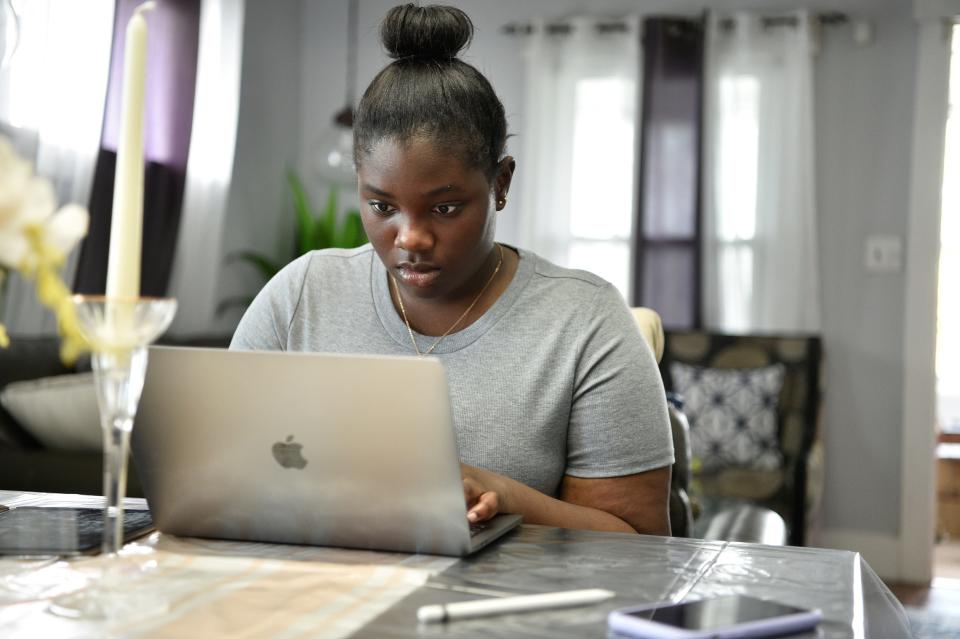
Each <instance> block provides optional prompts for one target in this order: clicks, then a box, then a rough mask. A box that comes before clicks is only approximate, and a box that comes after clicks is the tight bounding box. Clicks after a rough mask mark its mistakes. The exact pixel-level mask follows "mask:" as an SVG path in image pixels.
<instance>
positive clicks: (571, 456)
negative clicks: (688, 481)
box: [566, 284, 674, 478]
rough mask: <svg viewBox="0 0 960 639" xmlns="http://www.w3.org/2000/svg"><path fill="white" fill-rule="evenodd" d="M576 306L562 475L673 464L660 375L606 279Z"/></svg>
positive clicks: (620, 472)
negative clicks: (580, 324) (577, 330)
mask: <svg viewBox="0 0 960 639" xmlns="http://www.w3.org/2000/svg"><path fill="white" fill-rule="evenodd" d="M582 312H583V313H584V315H585V320H584V332H583V333H582V337H581V340H580V346H579V349H578V358H577V365H576V373H575V375H576V378H575V380H574V391H573V401H572V405H571V412H570V425H569V428H568V431H567V469H566V473H567V474H569V475H573V476H575V477H584V478H597V477H619V476H623V475H631V474H634V473H641V472H645V471H648V470H653V469H655V468H661V467H663V466H668V465H670V464H672V463H673V460H674V457H673V439H672V436H671V434H670V421H669V417H668V414H667V404H666V395H665V393H664V389H663V381H662V379H661V378H660V371H659V369H658V368H657V363H656V360H655V359H654V356H653V353H652V352H651V351H650V348H649V347H648V346H647V344H646V342H644V340H643V337H642V336H641V335H640V331H639V329H638V328H637V325H636V322H635V321H634V319H633V317H632V316H631V315H630V310H629V309H628V308H627V306H626V304H625V303H624V301H623V298H622V297H621V296H620V294H619V292H618V291H617V290H616V289H615V288H614V287H613V286H611V285H609V284H606V285H604V286H603V287H601V288H600V289H599V290H598V292H597V294H596V296H595V298H594V301H593V304H590V305H589V306H588V307H585V308H584V309H582Z"/></svg>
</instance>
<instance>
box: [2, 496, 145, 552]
mask: <svg viewBox="0 0 960 639" xmlns="http://www.w3.org/2000/svg"><path fill="white" fill-rule="evenodd" d="M151 530H153V519H152V518H151V517H150V511H149V510H142V509H126V510H125V511H124V517H123V538H124V541H129V540H131V539H134V538H136V537H139V536H140V535H143V534H145V533H147V532H150V531H151ZM102 539H103V509H102V508H59V507H46V506H19V507H16V508H10V509H8V510H6V511H0V555H81V554H87V553H92V552H97V551H98V550H100V544H101V542H102Z"/></svg>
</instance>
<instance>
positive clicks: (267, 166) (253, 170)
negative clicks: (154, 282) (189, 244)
mask: <svg viewBox="0 0 960 639" xmlns="http://www.w3.org/2000/svg"><path fill="white" fill-rule="evenodd" d="M301 12H302V6H301V1H300V0H273V1H272V2H269V3H268V2H258V1H256V0H251V1H248V2H247V3H246V16H245V20H244V32H243V38H244V44H243V70H242V72H241V79H240V83H241V84H240V109H239V112H238V116H237V143H236V153H235V160H234V169H233V176H232V178H231V187H230V195H229V198H228V202H227V215H226V222H225V229H224V236H223V253H224V257H226V256H228V255H230V254H231V253H235V252H237V251H243V250H253V251H257V252H260V253H263V254H265V255H272V256H280V255H287V256H289V255H290V253H291V251H292V247H293V224H292V223H293V213H292V211H291V209H290V206H291V205H290V197H289V195H288V193H287V191H288V189H287V186H286V177H285V176H286V171H287V168H295V167H296V166H297V163H298V161H299V157H300V132H299V124H300V109H301V104H302V100H301V91H300V84H301V82H302V70H301V64H302V62H303V60H302V56H301V47H300V33H301V31H300V16H301ZM220 263H221V266H220V278H219V281H220V284H219V287H218V289H219V296H218V298H219V299H220V300H223V299H226V298H228V297H231V296H236V295H252V294H254V293H256V291H257V290H259V288H260V287H261V286H262V285H263V284H264V282H263V280H262V279H261V278H260V277H259V275H258V274H257V272H256V271H254V270H253V269H252V268H251V267H249V266H247V265H245V264H240V263H234V264H225V263H224V262H223V261H222V260H221V262H220ZM239 320H240V312H239V311H235V312H232V313H227V314H224V315H222V316H221V317H219V318H217V319H216V320H215V321H214V322H213V325H212V326H211V327H210V330H209V332H210V333H232V332H233V329H234V328H235V326H236V323H237V322H238V321H239Z"/></svg>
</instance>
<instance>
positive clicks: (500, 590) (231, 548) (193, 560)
mask: <svg viewBox="0 0 960 639" xmlns="http://www.w3.org/2000/svg"><path fill="white" fill-rule="evenodd" d="M102 503H103V501H102V499H101V498H90V497H81V496H72V495H42V494H26V493H13V492H8V491H0V504H6V505H10V506H18V505H44V506H81V505H83V506H94V505H99V504H102ZM128 503H129V505H130V506H131V507H144V506H145V504H144V503H143V501H142V500H129V502H128ZM125 552H127V553H129V554H130V555H132V556H138V557H141V558H142V557H143V556H144V555H146V556H149V557H150V558H152V559H153V560H154V561H155V563H156V570H155V572H154V573H152V574H151V575H150V576H149V578H147V579H146V580H144V581H143V582H139V583H138V585H137V587H138V588H146V589H154V590H156V591H157V592H161V593H164V594H165V595H166V596H167V597H168V598H169V601H170V609H169V611H168V612H167V613H165V614H163V615H161V616H158V617H156V618H152V619H139V620H137V621H136V622H135V623H132V624H131V623H130V622H129V621H123V622H117V623H113V622H108V623H105V624H96V625H89V624H80V623H74V622H71V621H70V620H64V619H61V618H56V617H54V616H52V615H50V614H48V613H47V610H46V609H47V604H48V602H49V600H50V599H51V598H53V597H56V596H57V595H58V594H61V593H64V592H68V591H70V590H72V589H76V588H78V587H82V586H83V574H82V573H83V569H84V568H85V567H88V566H89V567H95V566H96V565H97V562H98V561H100V558H98V557H88V558H80V559H71V560H69V561H63V560H60V559H58V558H56V557H50V558H40V557H36V558H15V557H6V558H0V636H3V637H5V638H6V637H21V636H22V637H37V636H57V637H88V636H129V637H179V636H205V637H214V636H241V635H242V636H244V637H275V636H287V635H289V636H310V637H346V636H353V637H358V638H359V637H387V638H398V637H434V636H454V637H470V636H485V637H608V636H613V635H608V633H607V629H606V628H607V627H606V615H607V613H608V612H609V611H610V610H613V609H615V608H619V607H625V606H633V605H638V604H642V603H651V602H657V601H681V600H692V599H699V598H703V597H707V596H711V595H721V594H729V593H742V594H747V595H752V596H756V597H762V598H766V599H773V600H776V601H780V602H782V603H785V604H792V605H796V606H803V607H810V608H819V609H820V610H822V611H823V615H824V622H823V623H822V624H821V625H820V628H819V630H818V631H817V632H816V633H811V634H808V635H804V636H807V637H856V638H861V637H863V638H871V639H874V638H876V639H886V638H900V637H909V636H910V632H909V630H908V627H909V626H908V622H907V620H906V617H905V615H904V612H903V609H902V607H901V606H900V604H899V603H898V602H897V601H896V599H895V598H894V597H893V595H892V594H891V593H890V591H889V590H888V589H887V588H886V586H885V585H884V584H883V583H882V582H881V581H880V579H879V578H878V577H877V575H876V574H875V573H874V572H873V570H872V569H871V568H870V567H869V566H868V565H867V563H866V562H864V561H863V560H862V559H861V557H860V555H858V554H856V553H851V552H846V551H839V550H824V549H813V548H794V547H772V546H759V545H753V544H727V543H722V542H711V541H703V540H692V539H679V538H664V537H648V536H637V535H627V534H613V533H597V532H590V531H574V530H564V529H558V528H550V527H544V526H531V525H524V526H521V527H520V529H518V530H516V531H514V532H512V533H510V534H509V535H508V536H507V537H506V538H505V539H504V540H501V541H499V542H496V543H494V544H493V545H492V546H490V547H488V548H486V549H484V550H483V551H481V552H480V553H478V554H477V555H475V556H473V557H469V558H466V559H462V560H456V559H452V558H447V557H431V556H423V555H404V554H400V553H380V552H369V551H359V550H347V549H340V548H317V547H306V546H286V545H275V544H257V543H246V542H229V541H216V540H203V539H188V538H178V537H172V536H169V535H161V534H159V533H154V534H152V535H150V536H149V537H147V538H144V539H141V540H139V541H138V542H136V543H133V544H128V546H127V547H126V548H125ZM580 588H607V589H609V590H613V591H614V592H616V593H617V597H616V598H615V599H612V600H610V601H608V602H604V603H602V604H596V605H593V606H587V607H581V608H571V609H567V610H552V611H543V612H536V613H525V614H513V615H505V616H500V617H492V618H488V619H476V620H462V621H456V622H450V623H447V624H437V625H424V624H418V622H417V621H416V610H417V608H418V607H419V606H421V605H426V604H434V603H447V602H452V601H464V600H470V599H477V598H482V597H490V596H503V595H509V594H532V593H540V592H552V591H558V590H574V589H580Z"/></svg>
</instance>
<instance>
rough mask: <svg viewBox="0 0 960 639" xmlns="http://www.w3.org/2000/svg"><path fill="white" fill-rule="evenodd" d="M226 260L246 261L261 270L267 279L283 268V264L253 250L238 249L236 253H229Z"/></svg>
mask: <svg viewBox="0 0 960 639" xmlns="http://www.w3.org/2000/svg"><path fill="white" fill-rule="evenodd" d="M226 261H227V263H228V264H229V263H231V262H246V263H247V264H250V265H251V266H253V267H254V268H256V269H257V270H258V271H260V274H261V275H263V277H264V279H267V280H269V279H270V278H271V277H273V276H274V275H276V274H277V273H278V272H279V271H280V269H281V268H283V265H282V264H277V263H276V262H274V261H273V260H272V259H270V258H269V257H267V256H266V255H260V254H259V253H254V252H253V251H237V252H236V253H231V254H229V255H227V259H226Z"/></svg>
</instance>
